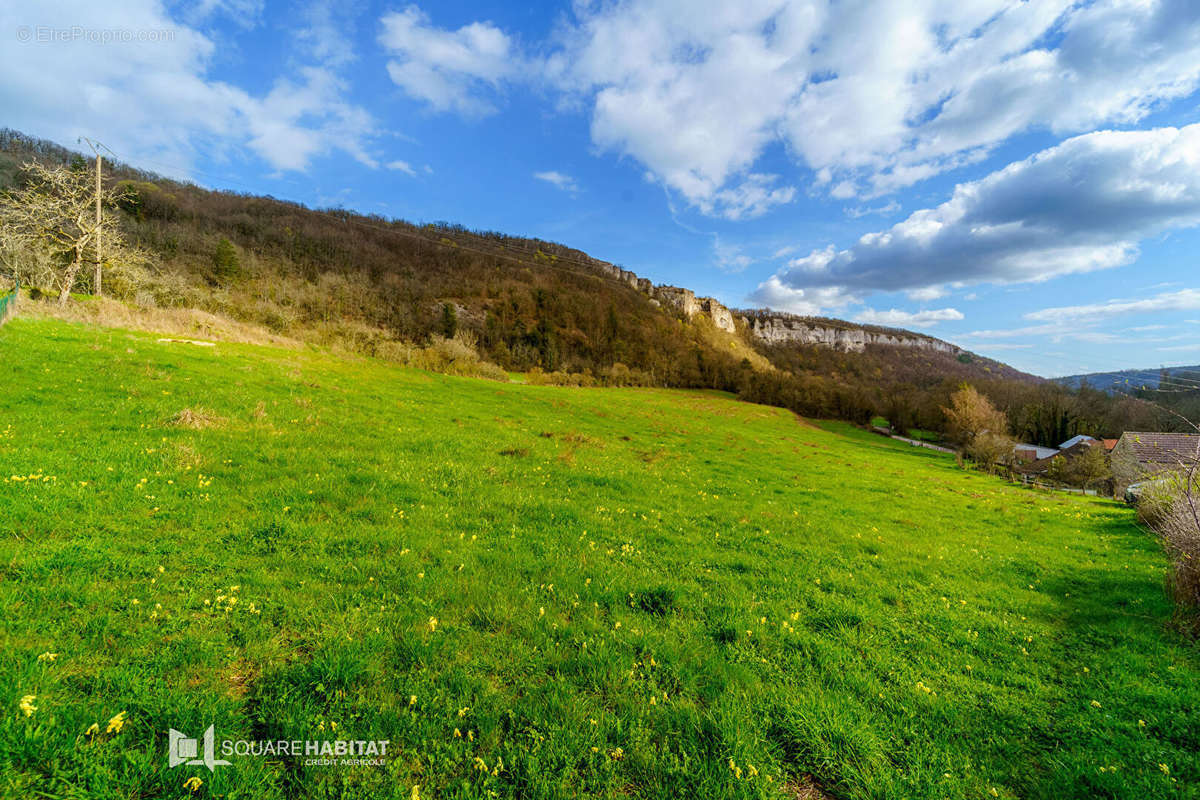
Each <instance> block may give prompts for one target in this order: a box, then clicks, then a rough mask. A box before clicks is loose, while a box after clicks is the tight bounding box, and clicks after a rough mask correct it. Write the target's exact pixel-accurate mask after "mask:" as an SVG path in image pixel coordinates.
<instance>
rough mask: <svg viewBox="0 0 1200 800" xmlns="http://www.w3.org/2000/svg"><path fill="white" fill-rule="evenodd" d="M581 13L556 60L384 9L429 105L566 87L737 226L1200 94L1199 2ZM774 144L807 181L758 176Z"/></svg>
mask: <svg viewBox="0 0 1200 800" xmlns="http://www.w3.org/2000/svg"><path fill="white" fill-rule="evenodd" d="M573 13H574V16H573V18H571V19H569V20H567V21H566V22H565V23H564V24H563V25H561V26H560V27H559V30H558V33H557V34H556V36H555V37H554V38H553V39H552V40H551V41H549V42H547V43H544V44H543V45H542V47H541V49H542V50H543V51H545V52H546V53H547V55H545V56H544V57H530V56H527V55H526V54H524V53H522V52H521V51H520V48H518V47H517V46H516V44H515V43H514V41H513V39H512V38H511V37H510V36H509V35H508V34H506V33H505V32H503V31H502V30H500V29H499V28H498V27H496V26H495V25H493V24H492V23H489V22H475V23H472V24H470V25H466V26H464V27H461V28H459V29H457V30H448V29H443V28H438V27H436V26H434V25H433V24H432V23H431V22H430V20H429V18H428V17H427V16H426V15H425V14H424V13H423V12H422V11H421V10H420V9H418V8H417V7H415V6H410V7H408V8H407V9H405V10H404V11H401V12H393V13H390V14H388V15H386V16H385V17H384V18H383V27H384V31H383V33H382V35H381V37H380V40H381V41H382V42H383V44H384V45H385V47H387V48H388V49H389V50H390V51H392V53H393V54H394V55H395V56H396V58H395V59H394V60H393V61H391V62H389V64H388V71H389V73H390V74H391V76H392V79H393V80H394V81H395V82H396V83H397V84H398V85H400V86H401V87H402V88H404V90H405V91H406V92H408V93H409V94H410V95H411V96H413V97H416V98H418V99H422V100H425V101H427V102H428V103H429V104H430V105H431V106H432V107H433V108H435V109H437V110H442V111H447V110H456V111H459V112H461V113H465V114H475V115H479V114H486V113H488V112H490V111H493V110H495V99H496V92H497V90H498V89H500V88H501V87H502V86H504V85H505V84H507V83H526V84H530V85H536V86H538V87H541V88H552V89H555V90H557V91H558V92H559V94H560V96H559V100H560V105H561V106H563V107H571V108H584V109H589V110H590V113H591V137H592V140H593V142H594V143H595V144H596V145H597V146H598V147H599V148H601V149H602V150H607V151H612V152H617V153H619V154H621V155H626V156H630V157H632V158H633V159H635V160H637V161H638V162H639V163H641V164H642V165H644V166H645V167H646V168H647V170H648V171H649V172H650V173H651V174H652V175H653V176H654V178H655V179H656V180H658V181H660V182H662V183H663V184H664V185H666V186H668V187H669V188H670V189H672V190H674V191H676V192H678V193H679V194H680V195H681V196H682V197H683V198H685V199H686V201H687V202H688V203H689V204H690V205H692V206H693V207H695V208H696V209H698V210H699V211H701V212H702V213H705V214H710V215H714V216H723V217H727V218H730V219H743V218H748V217H754V216H757V215H760V214H762V213H765V212H766V211H767V210H769V209H770V208H772V207H774V206H778V205H782V204H786V203H789V202H791V201H792V200H793V199H794V198H795V196H796V191H797V190H796V188H795V184H797V183H798V182H800V181H802V180H803V181H805V182H808V183H809V184H810V186H811V187H814V188H815V189H816V190H818V191H821V192H824V193H827V194H828V195H829V196H831V197H834V198H844V199H848V198H852V197H872V196H877V195H880V194H886V193H889V192H893V191H896V190H899V189H901V188H904V187H906V186H909V185H911V184H913V183H916V182H918V181H921V180H924V179H926V178H929V177H931V176H934V175H937V174H939V173H942V172H945V171H946V170H950V169H954V168H957V167H960V166H963V165H965V164H970V163H974V162H977V161H979V160H980V159H982V158H985V157H986V156H987V155H988V154H989V153H990V152H991V151H992V150H993V149H994V148H995V147H996V146H998V145H999V144H1001V143H1003V142H1005V141H1007V140H1008V139H1010V138H1012V137H1013V136H1015V135H1017V134H1020V133H1023V132H1027V131H1030V130H1048V131H1051V132H1053V133H1058V134H1064V135H1067V134H1071V133H1079V132H1082V131H1087V130H1092V129H1094V128H1095V127H1097V126H1099V125H1103V124H1113V123H1120V124H1128V123H1134V122H1137V121H1138V120H1140V119H1142V118H1144V117H1145V116H1146V115H1147V114H1148V113H1149V112H1150V111H1152V110H1153V109H1155V108H1156V107H1158V106H1160V105H1161V104H1163V103H1165V102H1168V101H1170V100H1174V99H1178V98H1181V97H1184V96H1186V95H1188V94H1190V93H1191V92H1192V91H1194V90H1195V89H1196V87H1197V85H1200V11H1198V10H1197V9H1196V7H1195V4H1194V3H1192V2H1191V0H1145V2H1123V1H1122V0H1098V1H1097V2H1091V3H1086V2H1085V3H1078V2H1075V0H1040V1H1039V2H1036V3H1029V2H1021V1H1020V0H975V1H974V2H966V3H946V2H942V1H941V0H912V2H908V3H895V2H890V0H867V1H866V2H861V3H856V4H853V5H851V6H846V5H845V4H839V3H836V2H834V0H744V2H739V3H728V2H722V1H721V0H626V2H619V3H590V2H589V3H577V4H575V7H574V12H573ZM772 148H774V149H775V150H777V151H779V152H780V153H782V154H783V156H784V159H785V160H789V159H790V161H791V162H792V165H793V166H794V167H796V168H797V169H796V174H795V175H778V174H773V173H767V172H765V171H764V170H763V169H761V168H758V169H756V166H757V165H758V163H759V161H760V159H761V158H762V156H763V155H764V154H765V153H766V152H767V151H768V150H770V149H772ZM775 172H776V173H777V172H778V170H775ZM859 208H860V210H862V212H863V213H872V212H873V211H874V209H871V208H869V207H859ZM880 210H882V211H883V212H884V213H889V212H890V211H891V209H890V207H889V206H882V207H881V209H880ZM851 213H853V212H851Z"/></svg>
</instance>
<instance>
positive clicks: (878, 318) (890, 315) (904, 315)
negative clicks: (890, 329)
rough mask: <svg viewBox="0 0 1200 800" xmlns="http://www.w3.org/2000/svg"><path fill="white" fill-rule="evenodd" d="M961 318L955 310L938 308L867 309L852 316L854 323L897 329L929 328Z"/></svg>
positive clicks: (960, 313)
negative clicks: (905, 309) (909, 309)
mask: <svg viewBox="0 0 1200 800" xmlns="http://www.w3.org/2000/svg"><path fill="white" fill-rule="evenodd" d="M962 318H963V315H962V312H961V311H959V310H958V309H955V308H938V309H931V310H929V311H901V310H900V309H898V308H893V309H889V310H888V311H876V310H875V309H873V308H868V309H867V310H865V311H862V312H860V313H858V314H855V315H854V321H855V322H862V323H864V324H867V325H891V326H894V327H897V328H931V327H933V326H934V325H937V324H938V323H939V322H954V321H957V320H960V319H962Z"/></svg>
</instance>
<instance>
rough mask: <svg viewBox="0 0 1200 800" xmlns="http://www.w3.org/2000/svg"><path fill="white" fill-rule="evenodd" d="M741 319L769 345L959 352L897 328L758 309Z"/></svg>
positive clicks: (936, 340)
mask: <svg viewBox="0 0 1200 800" xmlns="http://www.w3.org/2000/svg"><path fill="white" fill-rule="evenodd" d="M744 319H745V320H746V327H747V328H748V329H749V331H750V333H751V335H753V336H755V337H756V338H758V339H762V340H763V341H764V342H767V343H769V344H783V343H787V342H796V343H798V344H816V345H824V346H826V347H832V348H835V349H837V350H848V351H851V352H858V353H861V352H862V351H863V350H865V349H866V347H867V345H869V344H871V345H887V346H891V347H912V348H916V349H918V350H935V351H938V352H941V353H949V354H950V355H957V354H959V353H961V352H963V350H962V349H961V348H959V347H956V346H954V345H952V344H950V343H949V342H943V341H942V340H941V339H934V338H933V337H930V336H922V335H920V334H916V333H909V332H907V331H901V330H888V329H880V328H873V327H872V328H866V327H857V326H854V327H849V326H848V327H841V326H835V325H831V324H828V323H827V322H825V321H823V320H819V319H812V318H807V317H797V316H794V315H791V314H776V313H771V312H759V313H757V314H754V315H753V316H748V317H744Z"/></svg>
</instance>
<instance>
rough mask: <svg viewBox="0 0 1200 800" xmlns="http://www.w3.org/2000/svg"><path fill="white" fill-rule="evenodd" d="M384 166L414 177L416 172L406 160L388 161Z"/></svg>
mask: <svg viewBox="0 0 1200 800" xmlns="http://www.w3.org/2000/svg"><path fill="white" fill-rule="evenodd" d="M385 166H386V167H387V168H388V169H391V170H395V171H397V172H403V173H404V174H405V175H411V176H413V177H416V174H417V171H416V170H415V169H413V167H412V164H409V163H408V162H407V161H400V160H396V161H389V162H388V163H387V164H386V165H385Z"/></svg>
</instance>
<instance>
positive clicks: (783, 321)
mask: <svg viewBox="0 0 1200 800" xmlns="http://www.w3.org/2000/svg"><path fill="white" fill-rule="evenodd" d="M594 264H595V266H596V269H597V270H599V271H600V272H601V273H602V274H604V275H606V276H608V277H610V278H612V279H614V280H618V281H620V282H622V283H624V284H626V285H628V286H630V287H631V288H633V289H636V290H637V291H639V292H641V293H642V294H645V295H647V296H648V297H649V298H650V302H651V303H653V304H654V305H656V306H661V307H662V308H665V309H667V310H670V311H673V312H675V313H677V314H681V315H682V316H683V317H685V318H686V319H689V320H690V319H692V318H694V317H695V316H696V315H697V314H702V315H704V316H706V317H708V318H709V319H710V320H712V323H713V325H714V326H716V327H717V328H718V329H719V330H723V331H726V332H728V333H735V332H736V331H737V322H736V318H735V317H734V315H733V312H731V311H730V310H729V309H728V308H726V307H725V306H723V305H721V304H720V303H719V302H717V301H716V300H714V299H713V298H711V297H696V293H695V292H693V291H692V290H691V289H684V288H682V287H679V286H655V285H654V284H653V283H651V282H650V281H649V280H647V279H646V278H639V277H638V276H637V274H636V273H633V272H630V271H629V270H627V269H622V268H621V267H618V266H617V265H615V264H610V263H608V262H607V261H596V262H594ZM742 322H744V323H745V325H746V328H747V330H749V332H750V335H751V336H753V337H755V338H757V339H761V340H762V341H764V342H767V343H769V344H784V343H788V342H795V343H796V344H811V345H821V346H824V347H832V348H835V349H837V350H847V351H850V352H856V353H861V352H862V351H863V350H865V349H866V348H867V345H884V346H891V347H911V348H915V349H919V350H935V351H938V352H942V353H949V354H951V355H958V354H959V353H962V352H963V350H962V349H961V348H958V347H955V346H954V345H952V344H950V343H949V342H943V341H941V340H940V339H933V338H931V337H929V336H921V335H919V334H915V333H908V332H907V331H900V330H887V329H880V328H862V327H854V326H846V327H840V326H838V325H831V324H828V321H827V320H819V319H811V318H806V317H797V316H795V315H792V314H782V313H779V314H777V313H763V314H752V315H750V316H745V317H742Z"/></svg>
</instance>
